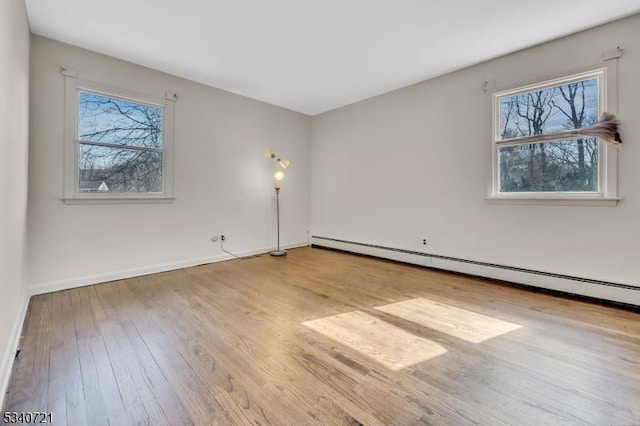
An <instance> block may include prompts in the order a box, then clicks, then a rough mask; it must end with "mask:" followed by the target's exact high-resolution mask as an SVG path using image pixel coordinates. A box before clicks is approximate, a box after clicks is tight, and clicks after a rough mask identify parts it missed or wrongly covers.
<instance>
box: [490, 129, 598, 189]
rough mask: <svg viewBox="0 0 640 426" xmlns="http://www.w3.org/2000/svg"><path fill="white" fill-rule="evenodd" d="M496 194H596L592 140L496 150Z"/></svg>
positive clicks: (594, 144)
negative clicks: (497, 165) (497, 181)
mask: <svg viewBox="0 0 640 426" xmlns="http://www.w3.org/2000/svg"><path fill="white" fill-rule="evenodd" d="M498 156H499V161H500V192H558V191H569V192H597V191H598V141H597V139H595V138H590V139H574V140H563V141H554V142H546V143H537V144H527V145H516V146H506V147H500V148H499V150H498Z"/></svg>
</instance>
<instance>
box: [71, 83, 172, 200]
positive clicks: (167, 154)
mask: <svg viewBox="0 0 640 426" xmlns="http://www.w3.org/2000/svg"><path fill="white" fill-rule="evenodd" d="M80 92H88V93H95V94H97V95H103V96H108V97H111V98H115V99H122V100H125V101H131V102H136V103H141V104H145V105H151V106H154V107H158V108H160V109H162V111H163V120H162V124H163V129H162V192H149V193H145V192H141V193H108V192H107V193H97V192H80V188H79V186H80V182H79V170H78V167H79V162H78V149H79V146H80V141H79V139H78V125H79V124H78V118H79V117H78V111H79V96H80ZM173 104H174V102H173V101H172V100H169V99H161V98H156V97H153V96H147V95H143V94H140V93H136V92H133V91H130V90H126V89H121V88H116V87H112V86H108V85H105V84H101V83H96V82H93V81H87V80H81V79H78V78H76V77H73V76H66V77H65V126H64V127H65V136H64V138H65V147H64V158H65V161H64V196H63V198H62V199H63V201H64V202H65V203H67V204H120V203H170V202H173V200H174V196H173Z"/></svg>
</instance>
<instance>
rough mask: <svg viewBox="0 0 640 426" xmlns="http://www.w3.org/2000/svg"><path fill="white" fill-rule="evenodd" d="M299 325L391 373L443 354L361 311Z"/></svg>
mask: <svg viewBox="0 0 640 426" xmlns="http://www.w3.org/2000/svg"><path fill="white" fill-rule="evenodd" d="M302 324H303V325H305V326H307V327H309V328H310V329H312V330H314V331H317V332H318V333H320V334H323V335H324V336H326V337H328V338H330V339H332V340H335V341H337V342H339V343H341V344H343V345H345V346H348V347H349V348H351V349H353V350H356V351H358V352H359V353H361V354H363V355H365V356H366V357H368V358H370V359H372V360H374V361H376V362H378V363H379V364H382V365H383V366H385V367H387V368H389V369H391V370H400V369H402V368H405V367H408V366H410V365H414V364H417V363H419V362H422V361H426V360H428V359H431V358H434V357H436V356H438V355H442V354H444V353H446V352H447V350H446V349H445V348H444V347H442V346H440V345H439V344H437V343H435V342H432V341H431V340H428V339H424V338H422V337H418V336H415V335H413V334H411V333H409V332H407V331H405V330H403V329H401V328H398V327H396V326H394V325H391V324H389V323H387V322H385V321H382V320H380V319H378V318H376V317H373V316H371V315H367V314H366V313H364V312H361V311H353V312H347V313H344V314H339V315H334V316H331V317H326V318H320V319H316V320H312V321H306V322H303V323H302Z"/></svg>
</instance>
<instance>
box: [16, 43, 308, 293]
mask: <svg viewBox="0 0 640 426" xmlns="http://www.w3.org/2000/svg"><path fill="white" fill-rule="evenodd" d="M31 47H32V51H31V61H32V62H31V64H32V65H31V68H32V73H31V141H30V144H31V145H30V148H31V153H30V168H31V169H30V170H31V175H30V182H29V254H28V259H29V266H30V275H29V281H30V284H31V286H32V288H33V289H34V291H44V290H49V289H55V288H58V287H63V286H66V285H68V284H69V283H72V284H73V283H76V284H85V283H89V282H93V281H104V280H105V279H109V278H113V277H119V276H126V275H127V274H129V273H140V272H143V271H147V272H149V271H153V270H157V269H158V265H160V266H161V267H162V265H165V266H167V265H168V266H174V267H175V266H180V265H185V264H188V263H189V262H190V261H192V260H194V259H195V260H196V261H197V260H203V259H204V260H213V259H216V258H221V255H222V252H221V251H220V249H219V246H218V245H217V244H213V243H212V242H211V241H210V237H211V235H213V234H221V233H224V235H225V236H226V237H227V243H225V248H226V249H228V250H231V251H235V252H246V251H251V250H257V249H267V248H270V247H273V246H275V241H276V234H275V193H274V191H273V183H272V178H271V176H272V171H273V164H272V163H271V162H270V161H268V160H267V159H265V158H264V157H262V152H263V151H264V149H266V148H272V149H273V150H274V151H275V152H276V153H279V154H281V155H283V156H285V157H287V158H289V159H290V160H291V166H290V167H289V169H287V173H286V177H285V180H284V181H283V183H282V195H281V213H282V241H283V243H284V244H299V243H306V242H307V230H308V229H309V218H310V194H309V192H310V180H309V179H310V118H309V117H308V116H305V115H302V114H299V113H295V112H291V111H288V110H285V109H282V108H278V107H274V106H271V105H268V104H265V103H262V102H258V101H254V100H251V99H248V98H244V97H241V96H237V95H233V94H231V93H228V92H224V91H221V90H217V89H214V88H211V87H207V86H204V85H201V84H197V83H194V82H190V81H188V80H184V79H181V78H177V77H174V76H171V75H168V74H164V73H161V72H158V71H154V70H151V69H148V68H144V67H140V66H137V65H134V64H131V63H127V62H123V61H120V60H117V59H114V58H111V57H107V56H103V55H99V54H96V53H93V52H89V51H87V50H83V49H79V48H76V47H72V46H70V45H66V44H62V43H59V42H56V41H53V40H50V39H46V38H43V37H39V36H33V38H32V45H31ZM61 65H67V66H69V67H73V68H75V69H77V70H78V72H79V77H80V78H82V79H86V80H92V81H97V82H100V83H104V84H108V85H112V86H117V87H122V88H125V89H130V90H135V91H136V92H140V93H145V94H149V95H154V96H158V97H164V93H165V91H174V92H177V93H178V95H179V97H180V99H179V101H178V102H177V103H176V104H175V169H174V170H175V196H176V201H175V202H174V203H172V204H128V205H124V204H121V205H66V204H64V203H63V202H62V201H61V200H60V197H61V196H62V190H63V161H62V158H63V122H64V120H63V113H64V111H63V106H64V78H63V76H62V75H61V74H60V72H59V67H60V66H61Z"/></svg>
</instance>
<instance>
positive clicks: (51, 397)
mask: <svg viewBox="0 0 640 426" xmlns="http://www.w3.org/2000/svg"><path fill="white" fill-rule="evenodd" d="M585 285H589V284H585ZM25 330H26V331H25V336H24V341H23V345H22V352H21V354H20V356H19V358H18V360H17V362H16V365H15V369H14V376H13V379H12V383H11V385H10V388H9V394H8V396H7V398H6V403H5V407H4V409H5V410H8V411H16V412H21V411H43V412H52V413H53V420H54V423H55V424H68V425H72V426H76V425H84V424H87V425H91V426H94V425H106V424H110V425H117V426H119V425H127V424H151V425H181V424H197V425H200V424H211V423H213V424H261V425H264V424H295V425H304V424H336V425H342V424H359V423H362V424H367V425H381V424H400V425H405V424H437V425H449V424H450V425H466V424H485V425H547V424H549V425H565V424H572V425H573V424H579V425H581V424H594V425H612V424H613V425H629V424H640V356H639V355H640V315H639V314H637V313H634V312H630V311H625V310H619V309H616V308H613V307H607V306H600V305H596V304H591V303H588V302H583V301H573V300H569V299H565V298H560V297H556V296H552V295H548V294H540V293H535V292H531V291H529V290H525V289H518V288H512V287H508V286H504V285H499V284H496V283H492V282H489V281H485V280H482V279H476V278H470V277H464V276H459V275H454V274H448V273H444V272H438V271H435V270H429V269H424V268H420V267H413V266H408V265H402V264H397V263H392V262H386V261H381V260H376V259H372V258H366V257H360V256H354V255H349V254H344V253H337V252H332V251H327V250H321V249H311V248H301V249H296V250H291V251H290V252H289V255H288V256H287V257H284V258H272V257H270V256H268V255H265V256H261V257H257V258H251V259H243V260H234V261H228V262H222V263H217V264H212V265H205V266H199V267H195V268H189V269H184V270H178V271H173V272H167V273H163V274H157V275H150V276H146V277H141V278H135V279H128V280H122V281H116V282H113V283H107V284H102V285H95V286H90V287H83V288H78V289H74V290H67V291H62V292H57V293H51V294H46V295H42V296H37V297H34V298H33V299H32V302H31V308H30V311H29V314H28V318H27V323H26V329H25Z"/></svg>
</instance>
